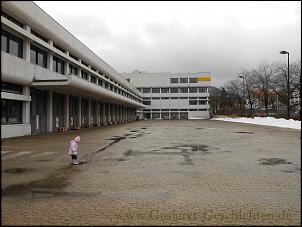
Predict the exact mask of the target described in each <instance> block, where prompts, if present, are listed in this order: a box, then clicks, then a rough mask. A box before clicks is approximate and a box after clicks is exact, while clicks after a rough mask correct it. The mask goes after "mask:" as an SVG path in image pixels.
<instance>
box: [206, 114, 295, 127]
mask: <svg viewBox="0 0 302 227" xmlns="http://www.w3.org/2000/svg"><path fill="white" fill-rule="evenodd" d="M211 120H218V121H232V122H240V123H247V124H256V125H268V126H275V127H281V128H293V129H300V130H301V121H295V120H293V119H289V120H287V119H284V118H279V119H277V118H274V117H254V118H247V117H238V118H228V117H219V118H212V119H211Z"/></svg>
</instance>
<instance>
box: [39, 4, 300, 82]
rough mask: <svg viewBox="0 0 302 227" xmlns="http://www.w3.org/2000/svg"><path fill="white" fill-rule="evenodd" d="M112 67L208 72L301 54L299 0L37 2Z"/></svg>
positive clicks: (228, 73) (227, 73) (215, 78)
mask: <svg viewBox="0 0 302 227" xmlns="http://www.w3.org/2000/svg"><path fill="white" fill-rule="evenodd" d="M35 3H36V4H37V5H39V6H40V7H41V8H42V9H43V10H44V11H46V12H47V13H48V14H49V15H50V16H52V17H53V18H54V19H55V20H57V21H58V22H59V23H60V24H61V25H62V26H64V27H65V28H66V29H67V30H69V31H70V32H71V33H72V34H73V35H74V36H75V37H77V38H78V39H79V40H80V41H81V42H83V43H84V44H85V45H86V46H88V47H89V48H90V49H91V50H92V51H94V52H95V53H97V54H98V55H99V56H100V57H101V58H102V59H103V60H105V61H106V62H107V63H108V64H109V65H111V66H112V67H113V68H114V69H116V70H117V71H118V72H131V71H132V70H134V69H139V70H145V71H148V72H196V71H206V72H211V75H212V85H214V86H218V87H219V86H222V85H223V84H224V83H225V82H226V81H227V80H229V79H233V78H235V77H236V76H237V75H236V74H237V73H238V72H239V71H240V70H241V69H251V68H253V67H256V66H257V64H258V63H259V62H260V61H267V62H275V61H285V62H286V57H285V56H284V55H280V54H279V51H280V50H287V51H289V52H290V57H291V60H298V59H300V58H301V2H300V1H293V2H260V1H259V2H204V1H201V2H178V1H177V2H170V1H169V2H161V1H159V2H114V1H110V2H104V1H100V2H87V1H85V2H78V1H76V2H42V1H41V2H38V1H35Z"/></svg>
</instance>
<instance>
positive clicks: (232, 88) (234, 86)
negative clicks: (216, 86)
mask: <svg viewBox="0 0 302 227" xmlns="http://www.w3.org/2000/svg"><path fill="white" fill-rule="evenodd" d="M225 87H226V91H227V93H228V94H229V95H231V96H232V97H234V98H235V100H237V102H238V104H239V107H240V110H241V114H243V115H244V114H245V111H244V108H245V107H244V103H245V95H244V91H243V84H242V81H240V80H239V79H235V80H231V81H229V82H228V83H227V84H226V86H225Z"/></svg>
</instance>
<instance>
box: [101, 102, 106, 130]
mask: <svg viewBox="0 0 302 227" xmlns="http://www.w3.org/2000/svg"><path fill="white" fill-rule="evenodd" d="M102 124H103V125H106V103H104V102H103V103H102Z"/></svg>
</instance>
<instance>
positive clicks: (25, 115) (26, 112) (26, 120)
mask: <svg viewBox="0 0 302 227" xmlns="http://www.w3.org/2000/svg"><path fill="white" fill-rule="evenodd" d="M23 95H28V96H30V87H28V86H23ZM22 123H23V124H30V102H23V104H22Z"/></svg>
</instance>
